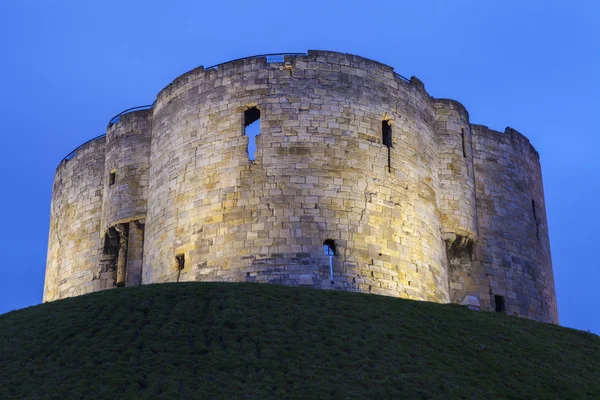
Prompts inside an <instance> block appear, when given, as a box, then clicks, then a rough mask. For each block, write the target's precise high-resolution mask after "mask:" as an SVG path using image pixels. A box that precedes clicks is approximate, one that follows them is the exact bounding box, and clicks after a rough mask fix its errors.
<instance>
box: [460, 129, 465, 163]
mask: <svg viewBox="0 0 600 400" xmlns="http://www.w3.org/2000/svg"><path fill="white" fill-rule="evenodd" d="M460 137H461V140H462V151H463V157H464V158H467V146H466V143H465V128H460Z"/></svg>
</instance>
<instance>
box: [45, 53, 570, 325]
mask: <svg viewBox="0 0 600 400" xmlns="http://www.w3.org/2000/svg"><path fill="white" fill-rule="evenodd" d="M484 128H485V129H484ZM491 158H494V160H495V161H492V160H491ZM515 191H518V194H517V195H516V197H515ZM528 212H529V214H531V215H529V214H528ZM515 229H517V230H518V232H514V230H515ZM182 281H228V282H264V283H277V284H285V285H300V286H306V287H314V288H321V289H336V290H349V291H357V292H364V293H374V294H382V295H389V296H395V297H402V298H409V299H414V300H425V301H434V302H440V303H447V302H454V303H461V302H462V301H463V300H464V299H465V298H466V297H467V296H471V297H475V298H477V299H478V300H479V302H480V305H481V309H484V310H490V311H498V312H505V313H509V314H511V315H518V316H522V317H527V318H533V319H537V320H540V321H545V322H552V323H557V322H558V315H557V311H556V299H555V293H554V283H553V277H552V266H551V259H550V251H549V243H548V231H547V223H546V215H545V206H544V196H543V188H542V181H541V172H540V166H539V160H538V157H537V153H536V152H535V150H534V149H533V147H531V145H530V144H529V141H528V140H527V139H526V138H525V137H523V136H522V135H521V134H519V133H518V132H516V131H514V130H512V129H510V130H507V131H506V132H504V133H501V132H496V131H492V130H489V129H488V128H486V127H482V126H480V125H472V124H470V122H469V115H468V112H467V111H466V109H465V108H464V106H462V105H461V104H460V103H458V102H456V101H454V100H448V99H435V98H433V97H431V96H430V95H429V94H428V93H427V92H426V91H425V88H424V85H423V84H422V83H421V82H420V81H419V80H418V79H417V78H415V77H413V78H411V79H410V80H409V79H406V78H404V77H402V76H400V75H398V74H397V73H395V72H394V70H393V68H391V67H389V66H387V65H384V64H381V63H378V62H376V61H372V60H368V59H365V58H362V57H359V56H355V55H350V54H342V53H336V52H328V51H309V52H308V53H307V54H282V55H267V56H255V57H248V58H245V59H240V60H235V61H231V62H227V63H223V64H219V65H216V66H213V67H209V68H203V67H199V68H196V69H194V70H192V71H190V72H188V73H186V74H184V75H182V76H180V77H178V78H177V79H175V80H174V81H173V82H172V83H171V84H169V85H168V86H167V87H165V88H164V89H163V90H162V91H161V92H160V93H159V94H158V95H157V98H156V101H155V102H154V103H153V105H152V106H146V107H143V108H141V109H132V110H127V112H124V113H122V114H120V115H119V116H117V117H115V118H113V120H111V123H110V124H109V127H108V130H107V134H106V138H98V139H96V140H94V141H92V142H90V143H89V144H86V145H84V146H83V147H81V148H79V149H77V150H76V151H75V152H74V153H72V154H71V155H70V158H69V157H68V159H65V160H63V161H62V162H61V164H60V165H59V168H58V170H57V174H56V178H55V185H54V190H53V200H52V214H51V229H50V239H49V249H48V263H47V272H46V283H45V291H44V300H45V301H49V300H54V299H58V298H63V297H68V296H73V295H78V294H83V293H87V292H90V291H96V290H104V289H108V288H113V287H119V286H133V285H138V284H148V283H157V282H182ZM471 297H470V298H471Z"/></svg>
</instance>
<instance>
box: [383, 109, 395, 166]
mask: <svg viewBox="0 0 600 400" xmlns="http://www.w3.org/2000/svg"><path fill="white" fill-rule="evenodd" d="M381 142H382V143H383V145H384V146H385V147H387V169H388V172H392V152H391V149H392V125H391V124H390V121H389V120H386V119H384V120H383V121H381Z"/></svg>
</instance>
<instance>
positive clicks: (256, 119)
mask: <svg viewBox="0 0 600 400" xmlns="http://www.w3.org/2000/svg"><path fill="white" fill-rule="evenodd" d="M244 134H245V135H246V136H248V147H247V151H248V159H249V160H250V161H254V159H255V153H256V136H258V135H260V110H259V109H258V108H256V107H252V108H249V109H247V110H246V111H244Z"/></svg>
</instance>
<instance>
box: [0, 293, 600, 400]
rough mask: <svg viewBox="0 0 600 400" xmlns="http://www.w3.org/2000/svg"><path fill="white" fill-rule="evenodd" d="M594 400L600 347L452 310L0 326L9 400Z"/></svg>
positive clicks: (205, 296) (299, 306)
mask: <svg viewBox="0 0 600 400" xmlns="http://www.w3.org/2000/svg"><path fill="white" fill-rule="evenodd" d="M229 398H232V399H287V398H291V399H366V398H370V399H586V398H589V399H592V398H594V399H598V398H600V338H599V337H597V336H595V335H592V334H589V333H585V332H581V331H576V330H572V329H566V328H561V327H557V326H552V325H546V324H541V323H536V322H533V321H529V320H523V319H518V318H514V317H508V316H505V315H499V314H494V313H486V312H473V311H469V310H466V309H464V308H462V307H460V306H456V305H440V304H434V303H426V302H416V301H408V300H401V299H396V298H391V297H382V296H375V295H364V294H357V293H345V292H334V291H319V290H310V289H301V288H294V287H284V286H274V285H273V286H272V285H259V284H223V283H178V284H160V285H148V286H140V287H136V288H128V289H116V290H109V291H105V292H100V293H94V294H91V295H86V296H81V297H77V298H72V299H66V300H60V301H56V302H53V303H47V304H42V305H39V306H36V307H31V308H28V309H24V310H18V311H13V312H10V313H8V314H4V315H0V399H19V400H24V399H61V400H63V399H229Z"/></svg>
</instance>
